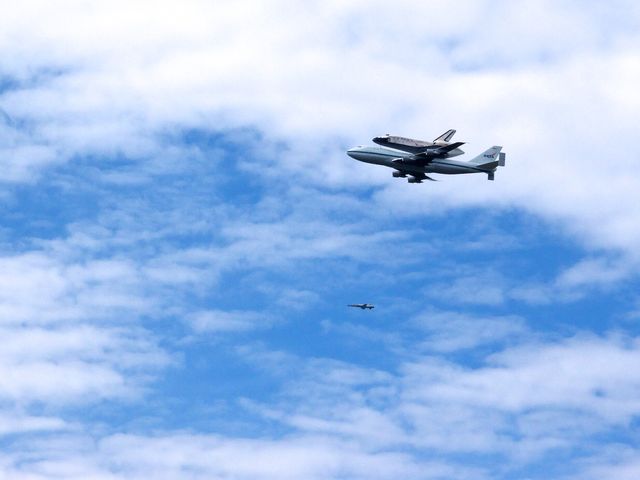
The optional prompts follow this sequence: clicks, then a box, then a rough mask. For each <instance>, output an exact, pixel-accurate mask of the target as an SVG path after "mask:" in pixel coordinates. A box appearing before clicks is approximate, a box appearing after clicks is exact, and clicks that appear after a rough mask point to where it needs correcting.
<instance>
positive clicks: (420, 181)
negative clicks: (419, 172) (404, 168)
mask: <svg viewBox="0 0 640 480" xmlns="http://www.w3.org/2000/svg"><path fill="white" fill-rule="evenodd" d="M407 182H409V183H422V180H420V179H419V178H416V177H409V178H407Z"/></svg>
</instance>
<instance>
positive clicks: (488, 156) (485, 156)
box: [469, 146, 505, 170]
mask: <svg viewBox="0 0 640 480" xmlns="http://www.w3.org/2000/svg"><path fill="white" fill-rule="evenodd" d="M500 150H502V147H498V146H494V147H491V148H490V149H489V150H486V151H484V152H482V153H481V154H480V155H478V156H477V157H475V158H472V159H471V160H469V161H470V162H471V163H473V164H474V165H476V166H477V167H480V168H483V169H486V170H493V169H495V168H496V167H497V166H498V165H500V164H503V165H504V161H505V157H504V154H500Z"/></svg>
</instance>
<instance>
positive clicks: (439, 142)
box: [373, 129, 465, 158]
mask: <svg viewBox="0 0 640 480" xmlns="http://www.w3.org/2000/svg"><path fill="white" fill-rule="evenodd" d="M455 133H456V131H455V130H454V129H451V130H447V131H446V132H444V133H443V134H442V135H440V136H439V137H438V138H436V139H434V140H433V141H432V142H429V141H426V140H415V139H413V138H407V137H400V136H398V135H390V134H386V135H383V136H380V137H375V138H374V139H373V142H374V143H377V144H378V145H382V146H383V147H387V148H394V149H396V150H401V151H403V152H408V153H413V154H416V153H428V154H429V155H430V156H433V157H438V158H450V157H457V156H458V155H462V154H463V153H464V151H463V150H461V149H460V148H459V147H460V146H462V145H464V143H465V142H454V143H449V142H450V140H451V139H452V138H453V135H455Z"/></svg>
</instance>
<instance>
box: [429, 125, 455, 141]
mask: <svg viewBox="0 0 640 480" xmlns="http://www.w3.org/2000/svg"><path fill="white" fill-rule="evenodd" d="M455 133H456V131H455V130H454V129H453V128H452V129H451V130H447V131H446V132H444V133H443V134H442V135H440V136H439V137H438V138H436V139H435V140H434V141H433V143H438V142H445V143H446V142H449V141H451V139H452V138H453V136H454V135H455Z"/></svg>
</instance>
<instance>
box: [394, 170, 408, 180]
mask: <svg viewBox="0 0 640 480" xmlns="http://www.w3.org/2000/svg"><path fill="white" fill-rule="evenodd" d="M392 175H393V176H394V177H395V178H400V177H402V178H404V177H406V176H407V174H406V173H402V172H398V171H397V170H396V171H395V172H393V173H392Z"/></svg>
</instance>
